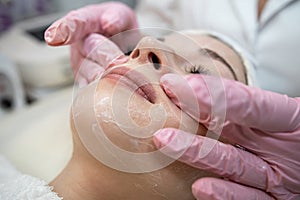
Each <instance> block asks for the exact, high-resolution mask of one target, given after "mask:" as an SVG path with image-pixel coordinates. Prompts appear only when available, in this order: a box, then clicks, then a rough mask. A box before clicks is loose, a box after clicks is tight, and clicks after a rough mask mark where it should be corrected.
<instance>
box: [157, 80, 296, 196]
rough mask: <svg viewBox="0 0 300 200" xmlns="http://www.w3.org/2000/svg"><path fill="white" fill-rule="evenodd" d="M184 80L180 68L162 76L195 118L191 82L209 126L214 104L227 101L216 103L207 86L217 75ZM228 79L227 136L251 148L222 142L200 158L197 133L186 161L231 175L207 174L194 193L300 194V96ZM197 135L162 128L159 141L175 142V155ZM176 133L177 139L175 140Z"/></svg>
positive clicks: (169, 151) (163, 82)
mask: <svg viewBox="0 0 300 200" xmlns="http://www.w3.org/2000/svg"><path fill="white" fill-rule="evenodd" d="M181 80H182V79H181V78H179V77H177V75H174V74H167V75H165V76H163V77H162V78H161V85H162V87H163V88H164V90H165V92H166V94H167V95H168V96H169V97H170V99H171V100H172V101H173V102H174V103H175V104H176V105H177V106H179V107H180V108H181V109H182V110H183V111H184V112H186V113H188V114H189V115H190V116H191V117H193V118H194V119H195V116H199V114H198V115H195V114H193V110H192V109H191V106H190V105H188V104H187V102H188V99H189V97H190V95H191V94H187V92H186V91H189V90H188V89H187V87H191V88H192V90H193V91H194V93H195V94H196V97H197V101H198V104H199V108H200V112H201V115H200V117H198V119H195V120H197V121H199V122H200V123H203V124H204V125H206V126H207V127H208V126H209V123H210V122H211V121H214V120H218V119H211V117H212V116H210V110H211V108H212V106H214V108H216V109H218V108H217V107H218V106H223V105H224V104H218V103H216V104H215V105H211V97H210V94H209V90H208V88H207V85H209V84H211V83H213V82H215V81H216V80H217V79H216V77H209V76H206V77H204V76H201V75H191V76H187V77H186V80H187V81H181ZM206 84H207V85H206ZM223 84H224V88H225V94H226V97H225V98H226V102H227V103H226V106H227V108H226V118H225V122H224V127H223V129H222V137H224V138H226V139H228V140H229V141H230V142H232V143H237V144H239V145H241V146H243V147H245V148H246V149H247V150H248V151H245V150H242V149H240V148H236V147H234V146H232V145H230V144H224V143H221V142H217V143H216V145H215V146H214V147H213V148H212V151H211V152H209V153H208V154H207V155H206V156H205V157H203V158H201V159H199V157H198V156H199V155H198V154H199V152H200V149H201V147H202V144H203V141H204V137H202V136H196V137H195V139H193V143H192V145H190V146H189V147H188V149H187V151H185V153H184V154H183V155H182V157H180V161H182V162H185V163H187V164H189V165H191V166H194V167H196V168H199V169H204V170H208V171H211V172H214V173H216V174H218V175H220V176H222V177H224V178H227V180H225V179H217V178H202V179H200V180H198V181H196V182H195V183H194V184H193V188H192V191H193V194H194V196H195V197H196V198H197V199H224V200H225V199H226V200H227V199H237V200H240V199H274V198H275V199H280V200H281V199H282V200H287V199H300V173H299V171H300V156H299V152H300V99H299V98H289V97H287V96H285V95H281V94H277V93H273V92H269V91H264V90H261V89H258V88H251V87H248V86H246V85H243V84H242V83H238V82H235V81H231V80H223ZM211 92H212V91H211ZM213 92H214V95H215V96H216V98H218V96H219V95H222V94H221V93H222V92H221V90H216V91H213ZM178 99H181V100H183V102H182V101H181V102H178ZM185 100H186V102H185ZM199 118H200V119H199ZM175 136H176V137H175ZM191 137H194V135H192V134H190V133H185V132H183V131H179V130H177V129H162V130H160V131H158V132H157V133H156V134H155V137H154V142H155V144H156V146H157V147H158V148H160V147H162V146H166V145H167V144H169V145H167V148H166V149H167V150H166V152H164V153H165V154H167V155H169V156H171V157H172V154H174V153H175V154H176V152H180V151H182V150H184V149H186V148H187V144H190V143H188V142H186V141H188V138H191ZM173 139H174V140H176V142H172V143H169V142H170V141H171V140H173ZM206 139H207V138H206ZM211 140H212V139H211Z"/></svg>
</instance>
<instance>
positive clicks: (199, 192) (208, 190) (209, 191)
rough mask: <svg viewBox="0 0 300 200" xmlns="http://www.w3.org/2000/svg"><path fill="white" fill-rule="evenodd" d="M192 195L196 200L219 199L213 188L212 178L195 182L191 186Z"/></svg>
mask: <svg viewBox="0 0 300 200" xmlns="http://www.w3.org/2000/svg"><path fill="white" fill-rule="evenodd" d="M192 193H193V195H194V197H196V199H210V200H213V199H220V198H218V197H217V196H218V191H217V190H216V188H214V182H213V180H212V178H201V179H198V180H197V181H195V182H194V183H193V185H192Z"/></svg>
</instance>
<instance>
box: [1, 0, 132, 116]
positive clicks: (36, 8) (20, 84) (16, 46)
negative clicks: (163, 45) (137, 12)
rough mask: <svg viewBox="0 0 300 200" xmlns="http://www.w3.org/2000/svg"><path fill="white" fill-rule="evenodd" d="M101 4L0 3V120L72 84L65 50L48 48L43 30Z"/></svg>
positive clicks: (87, 0) (56, 0)
mask: <svg viewBox="0 0 300 200" xmlns="http://www.w3.org/2000/svg"><path fill="white" fill-rule="evenodd" d="M100 2H104V0H72V1H71V0H63V1H61V0H0V119H1V118H2V117H3V116H5V115H6V114H7V113H9V112H10V111H12V110H15V109H18V108H20V107H22V106H24V105H28V104H32V103H33V102H35V101H37V100H39V99H42V98H43V97H45V96H47V95H48V94H50V93H52V92H53V91H57V90H59V89H61V88H63V87H65V86H67V85H69V84H71V83H72V81H73V74H72V71H71V68H70V66H69V52H68V47H59V48H55V49H54V48H53V47H48V46H47V45H46V44H45V42H44V41H43V34H44V31H45V29H46V28H47V27H48V26H49V25H50V24H51V23H52V22H53V21H54V20H55V19H57V18H59V17H60V16H62V15H64V14H66V13H67V12H68V11H70V10H73V9H76V8H79V7H82V6H85V5H88V4H95V3H100ZM121 2H124V3H126V4H127V5H129V6H130V7H132V8H134V7H135V0H121Z"/></svg>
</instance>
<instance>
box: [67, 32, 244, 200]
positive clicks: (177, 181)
mask: <svg viewBox="0 0 300 200" xmlns="http://www.w3.org/2000/svg"><path fill="white" fill-rule="evenodd" d="M191 39H193V40H194V41H191ZM166 73H177V74H181V75H186V74H197V73H200V74H208V75H214V76H221V77H225V78H228V79H236V80H238V81H241V82H245V76H244V68H243V65H242V62H241V60H240V58H239V56H238V55H237V54H235V52H234V51H233V50H232V49H230V48H229V47H228V46H226V45H225V44H223V43H222V42H220V41H218V40H216V39H214V38H212V37H209V36H204V35H189V38H187V37H183V36H181V37H179V35H177V34H176V35H175V34H172V35H169V36H166V37H164V38H159V39H154V38H151V37H145V38H143V39H142V40H141V41H140V42H139V43H138V45H137V46H136V48H135V49H134V50H133V51H132V53H131V54H130V56H129V60H128V62H127V63H124V64H121V65H118V66H111V67H110V68H108V69H107V70H106V72H105V73H104V75H103V77H102V78H101V79H100V80H99V81H98V82H97V83H93V84H94V89H92V90H90V89H89V87H90V86H88V87H87V89H83V90H82V91H81V92H80V95H82V96H89V95H90V93H91V92H93V93H94V94H93V98H94V101H93V104H94V105H93V110H94V114H93V115H92V117H95V120H96V122H97V126H98V127H100V128H99V130H100V131H101V132H102V133H103V134H104V135H105V136H106V137H107V138H108V139H109V140H110V141H111V142H112V144H113V145H115V146H116V147H118V148H120V149H122V150H125V151H126V152H131V153H149V152H154V151H156V150H157V149H156V148H155V146H154V144H153V142H152V137H151V136H152V135H153V133H154V132H155V131H157V130H158V129H161V128H165V127H173V128H180V129H183V130H185V131H188V132H192V133H195V134H202V135H205V134H206V129H205V127H203V126H202V125H200V124H198V123H197V122H196V121H194V120H193V119H192V118H190V117H189V116H188V115H186V114H185V113H183V112H182V111H181V110H180V109H179V108H178V107H177V106H175V105H174V104H173V103H172V102H171V101H170V100H169V98H168V97H167V96H166V94H165V92H164V91H163V89H162V88H161V87H160V85H159V79H160V77H161V76H162V75H164V74H166ZM75 104H76V101H75ZM76 109H77V110H76ZM80 109H82V110H85V109H88V108H84V107H80ZM73 110H74V107H73ZM73 112H74V111H73ZM80 112H81V111H78V108H75V113H80ZM76 116H77V115H76V114H75V115H73V120H74V121H73V123H74V124H75V128H77V125H78V123H81V124H90V122H89V121H91V119H90V117H81V118H77V117H76ZM77 130H78V129H77ZM81 134H82V133H80V134H79V135H81ZM93 140H94V139H93ZM84 143H85V142H84ZM91 143H92V142H91ZM78 145H79V146H80V145H81V144H78ZM78 145H77V147H76V144H75V147H74V148H75V149H76V148H82V147H78ZM85 145H87V143H85ZM93 145H95V144H93ZM86 147H87V146H86ZM107 174H111V173H107ZM125 174H126V173H125ZM158 174H159V176H158ZM207 175H208V174H207V173H206V172H203V171H199V170H195V169H193V168H190V167H188V166H186V165H184V164H182V163H179V162H174V163H172V164H170V165H169V166H167V167H165V168H163V169H160V170H157V171H154V172H150V173H145V174H142V175H140V176H137V175H136V174H134V175H133V174H130V173H129V174H128V176H126V178H124V177H122V180H120V181H124V182H126V183H129V184H125V186H124V187H131V185H130V184H135V185H136V184H137V185H140V186H142V188H144V189H143V191H142V192H141V194H146V193H147V194H148V193H149V195H148V196H149V199H155V198H157V199H160V198H162V199H163V197H164V198H165V197H167V199H185V198H186V197H187V199H189V198H190V197H191V192H190V186H191V184H192V182H193V181H194V180H195V179H196V178H199V177H202V176H207ZM111 176H114V175H111ZM155 176H157V177H156V178H155ZM141 177H144V178H141ZM147 177H148V178H147ZM149 177H151V178H149ZM162 177H164V178H163V179H162ZM114 178H115V179H119V178H120V176H115V177H114ZM146 179H147V181H145V180H146ZM153 184H155V185H156V187H155V191H156V192H159V193H160V194H163V196H159V195H158V196H157V194H156V195H155V193H153V188H152V187H151V185H153ZM171 188H180V191H179V192H177V191H176V190H174V189H171ZM127 189H128V188H127ZM145 190H147V191H146V192H145ZM124 191H125V190H124ZM128 191H130V189H129V190H128ZM182 191H186V192H184V193H185V194H184V195H183V194H182V193H183V192H182ZM138 193H139V192H138V191H135V194H138ZM151 195H154V196H152V197H150V196H151ZM137 199H141V197H139V196H138V195H137Z"/></svg>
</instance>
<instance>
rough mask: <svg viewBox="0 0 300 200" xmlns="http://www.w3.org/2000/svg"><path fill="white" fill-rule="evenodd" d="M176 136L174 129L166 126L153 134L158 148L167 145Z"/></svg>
mask: <svg viewBox="0 0 300 200" xmlns="http://www.w3.org/2000/svg"><path fill="white" fill-rule="evenodd" d="M173 136H174V129H172V128H164V129H160V130H158V131H156V132H155V133H154V135H153V142H154V144H155V146H156V147H157V148H159V149H160V148H162V147H164V146H166V145H167V144H168V143H169V142H170V141H171V140H172V137H173Z"/></svg>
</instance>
